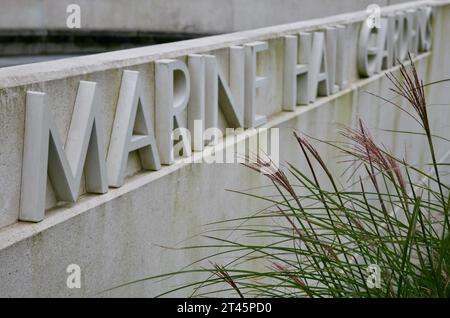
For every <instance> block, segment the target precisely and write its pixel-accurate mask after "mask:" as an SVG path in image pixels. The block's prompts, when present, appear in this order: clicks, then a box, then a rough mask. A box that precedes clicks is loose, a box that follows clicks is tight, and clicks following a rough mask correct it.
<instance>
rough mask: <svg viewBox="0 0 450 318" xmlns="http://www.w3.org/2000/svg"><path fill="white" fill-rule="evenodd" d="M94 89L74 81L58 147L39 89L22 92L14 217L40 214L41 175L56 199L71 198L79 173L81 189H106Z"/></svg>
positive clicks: (43, 189)
mask: <svg viewBox="0 0 450 318" xmlns="http://www.w3.org/2000/svg"><path fill="white" fill-rule="evenodd" d="M95 87H96V83H94V82H86V81H80V84H79V87H78V92H77V97H76V100H75V106H74V110H73V114H72V120H71V123H70V128H69V133H68V135H67V140H66V143H65V145H64V146H63V143H62V140H61V137H60V135H59V133H58V129H57V127H56V125H55V123H54V121H53V118H52V116H51V114H50V111H49V107H48V105H47V104H46V103H45V93H40V92H32V91H28V92H27V99H26V113H25V137H24V149H23V162H22V186H21V195H20V212H19V219H20V220H23V221H32V222H38V221H41V220H42V219H43V218H44V215H45V197H46V195H45V194H46V186H47V176H48V177H49V179H50V182H51V184H52V186H53V189H54V192H55V195H56V198H57V199H58V200H60V201H69V202H75V201H76V200H77V198H78V195H79V190H80V183H81V177H82V175H83V171H84V172H85V184H86V191H87V192H92V193H105V192H107V190H108V186H107V184H108V183H107V179H106V168H105V167H106V166H105V151H104V140H103V124H102V121H101V120H100V116H99V115H100V109H99V104H98V102H97V101H96V99H95Z"/></svg>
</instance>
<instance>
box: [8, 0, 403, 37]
mask: <svg viewBox="0 0 450 318" xmlns="http://www.w3.org/2000/svg"><path fill="white" fill-rule="evenodd" d="M401 2H407V0H358V1H354V0H339V1H336V0H316V1H311V0H277V1H274V0H225V1H224V0H189V1H184V0H130V1H122V0H96V1H91V0H79V1H77V2H76V3H77V4H79V5H80V7H81V13H82V25H81V26H82V28H84V29H93V30H111V29H112V30H115V29H116V30H147V31H148V30H149V31H164V32H195V33H209V34H210V33H225V32H233V31H240V30H248V29H252V28H259V27H265V26H270V25H276V24H282V23H290V22H294V21H301V20H307V19H313V18H319V17H326V16H329V15H334V14H339V13H344V12H350V11H357V10H363V9H365V8H366V7H367V6H368V5H369V4H372V3H376V4H379V5H382V6H384V5H392V4H396V3H401ZM71 3H74V2H73V1H71V0H43V1H35V0H3V1H2V10H1V11H0V29H36V28H39V29H65V28H66V18H67V15H68V14H66V7H67V6H68V5H69V4H71Z"/></svg>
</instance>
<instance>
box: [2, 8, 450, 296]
mask: <svg viewBox="0 0 450 318" xmlns="http://www.w3.org/2000/svg"><path fill="white" fill-rule="evenodd" d="M347 19H348V20H349V21H351V18H349V17H347ZM358 19H359V21H360V18H358ZM358 19H356V18H355V20H358ZM327 21H328V22H327V23H332V20H327ZM449 21H450V6H448V5H447V6H445V7H437V8H436V13H435V23H434V27H433V50H432V52H430V53H426V54H423V55H421V57H420V58H419V60H418V68H419V71H420V73H421V74H422V76H423V77H424V78H425V80H426V82H430V81H433V80H438V79H442V78H444V77H449V74H450V60H449V59H448V57H447V54H448V52H450V43H449V41H448V30H449V29H450V25H449V23H450V22H449ZM358 25H359V22H351V23H350V25H349V27H350V32H351V33H353V34H351V35H350V37H349V38H350V39H352V41H355V40H356V38H357V37H356V34H357V32H358ZM302 28H308V25H307V24H306V25H301V27H299V28H298V29H297V30H296V31H298V30H300V29H302ZM318 28H319V27H318V26H317V25H314V29H318ZM294 30H295V29H294V27H293V26H292V25H290V26H285V27H280V28H275V30H271V31H270V30H269V29H268V30H259V31H255V32H254V33H252V32H249V33H242V34H235V35H231V36H224V37H215V38H212V39H207V40H203V39H199V40H196V41H193V42H188V43H187V42H184V43H181V44H171V45H168V46H161V47H153V48H143V49H136V50H131V51H125V52H121V53H120V54H118V53H108V54H102V55H99V56H96V57H95V56H94V57H88V58H86V59H87V61H84V63H86V64H85V65H81V66H78V67H75V69H72V70H67V69H68V68H69V66H70V65H72V64H71V63H73V64H74V65H76V64H77V63H76V62H80V61H82V60H81V59H73V60H67V61H66V63H67V65H66V66H64V63H65V62H64V61H56V62H52V63H45V64H41V65H40V68H42V67H47V66H48V69H49V70H48V71H47V72H44V71H42V70H41V72H43V73H41V74H40V75H43V76H44V77H45V78H46V79H47V80H46V81H45V82H38V80H37V79H35V80H33V74H30V73H32V72H33V67H31V68H30V69H28V70H26V69H25V67H18V68H17V70H18V73H19V75H18V76H16V77H13V78H12V79H11V78H8V76H7V75H8V74H10V75H11V74H12V72H13V71H14V70H15V69H16V68H14V69H13V68H11V69H9V70H6V71H5V70H3V71H1V70H0V83H2V86H1V88H0V129H1V134H0V187H1V189H2V191H1V192H0V227H3V228H2V229H0V265H1V266H0V296H94V295H97V294H98V293H99V292H101V291H102V290H105V289H107V288H110V287H112V286H116V285H119V284H122V283H126V282H129V281H131V280H135V279H139V278H142V277H146V276H150V275H157V274H159V273H165V272H168V271H171V270H178V269H180V268H181V267H182V266H184V265H187V264H189V263H190V262H192V261H195V260H197V259H199V258H200V257H201V255H200V254H199V252H193V251H189V252H186V251H176V250H170V249H165V248H162V247H160V246H177V243H180V242H182V241H184V240H186V239H187V238H189V237H191V236H192V235H195V234H198V233H199V232H201V231H203V229H204V228H202V227H200V225H202V224H206V223H208V222H211V221H217V220H221V219H225V218H227V219H228V218H232V217H236V216H242V215H248V214H250V213H254V212H256V211H257V210H258V209H259V208H261V207H262V206H266V204H263V203H262V202H260V201H258V200H255V199H252V198H249V197H246V196H242V195H238V194H233V193H230V192H226V191H225V189H235V190H243V189H249V188H255V187H260V186H261V185H264V184H265V182H266V180H265V178H264V177H262V176H260V175H258V174H256V173H254V172H251V171H249V170H248V169H245V168H243V167H241V166H239V165H237V164H225V165H224V164H220V165H219V164H215V165H207V164H185V163H182V162H177V163H175V165H172V166H167V167H164V168H163V169H161V170H160V171H157V172H139V171H140V165H139V163H138V160H137V158H136V157H135V156H131V157H130V160H129V165H128V167H127V175H128V179H127V180H126V183H125V185H124V186H123V187H121V188H118V189H110V191H109V192H108V193H106V194H104V195H84V196H83V197H82V198H81V199H80V200H79V201H78V202H77V203H75V204H66V205H64V206H56V202H55V198H54V195H53V193H52V191H51V187H48V188H49V190H50V191H48V197H47V207H48V208H49V211H47V214H46V218H45V219H44V221H42V222H40V223H37V224H28V223H16V224H13V223H15V222H16V220H17V216H18V202H19V197H18V196H19V192H20V191H19V190H20V174H21V160H22V150H23V149H22V147H23V129H24V105H25V92H26V91H27V90H30V89H32V90H36V91H44V92H46V93H47V94H48V96H49V97H50V98H49V99H48V100H49V102H50V103H49V107H50V109H51V112H52V114H53V116H54V118H55V119H57V120H56V124H57V126H58V129H59V130H60V132H61V134H62V136H66V135H67V131H68V127H69V122H70V118H71V114H72V109H73V104H74V100H75V94H76V89H77V87H78V82H79V81H80V80H88V81H95V82H97V85H98V89H99V103H101V105H102V107H103V109H102V112H103V114H104V115H105V128H104V129H105V136H107V137H106V138H107V139H108V138H109V136H110V134H111V128H112V123H113V120H114V113H115V107H116V106H115V105H116V103H117V98H118V91H119V85H120V80H121V76H122V71H123V69H131V70H137V71H139V72H140V73H141V74H142V75H143V76H142V78H143V79H144V83H143V84H144V86H145V87H147V90H145V92H146V94H148V96H146V97H147V99H148V100H149V101H151V102H150V108H151V109H150V114H151V117H152V118H151V120H152V121H154V103H153V100H154V96H155V92H154V64H153V63H152V61H153V60H155V59H158V58H161V57H166V55H169V56H170V57H179V58H183V59H185V58H184V56H185V54H186V52H187V51H189V50H193V51H196V52H205V51H211V52H210V53H213V54H215V55H217V56H218V58H219V60H220V63H223V66H225V67H227V65H228V64H227V63H228V61H227V58H226V55H227V54H226V49H225V48H224V47H226V46H228V45H231V43H233V44H242V43H246V42H250V40H254V38H252V36H253V37H256V38H257V39H264V40H267V41H269V48H270V49H269V50H268V51H267V52H264V53H262V54H261V59H260V61H259V66H260V68H261V69H260V71H261V73H263V74H266V75H267V76H268V77H269V85H268V88H267V89H265V90H263V91H262V92H260V93H259V94H258V96H257V105H258V107H259V108H258V112H260V113H262V114H265V115H268V116H270V117H269V121H268V126H269V127H270V126H277V127H280V138H281V140H282V141H283V142H282V143H281V158H282V160H284V161H289V162H292V163H293V164H295V165H298V166H299V167H300V168H302V167H304V165H305V162H303V161H301V156H300V155H299V151H298V148H297V147H296V146H295V145H296V142H295V141H294V139H293V137H292V130H293V129H297V130H299V131H302V132H305V133H307V134H310V135H313V136H316V137H319V138H326V139H329V140H335V139H336V131H335V130H334V128H335V127H338V125H339V124H346V125H353V124H354V123H355V122H356V120H357V118H358V117H361V118H363V119H364V120H365V121H366V123H367V125H368V127H369V128H375V130H374V134H375V136H376V137H377V138H379V139H380V140H382V142H383V143H384V144H386V146H390V147H391V148H392V149H394V150H395V151H402V150H403V149H405V148H406V150H407V151H408V157H409V158H410V159H411V160H412V161H414V162H417V163H423V162H425V161H426V159H427V158H425V157H423V156H421V154H423V153H424V151H423V149H424V148H423V147H424V143H423V140H421V138H420V137H419V136H416V137H413V138H411V136H409V137H408V136H404V135H400V134H398V135H395V138H393V137H392V135H391V134H388V133H387V132H383V131H381V130H380V128H381V129H382V128H386V129H402V130H406V129H416V128H417V130H418V127H417V126H416V125H415V124H414V122H413V121H411V120H410V119H408V118H407V116H406V115H404V114H402V113H401V112H399V111H398V109H395V108H394V107H391V106H390V105H388V104H385V103H384V102H382V101H380V100H379V99H376V98H374V97H372V96H370V95H369V94H367V93H366V92H367V91H369V92H374V93H375V94H379V95H382V96H386V97H389V96H392V95H389V92H388V87H389V85H388V81H387V79H386V78H384V77H383V75H376V76H374V77H372V78H370V79H367V80H358V77H357V72H356V67H355V64H353V63H351V64H350V69H349V74H350V80H351V82H352V83H351V84H350V86H349V88H347V89H346V90H344V91H341V92H339V93H337V94H335V95H332V96H330V97H326V98H320V99H318V100H317V102H316V103H314V104H311V105H309V106H302V107H297V109H296V110H295V111H294V112H284V113H283V112H281V92H282V89H281V85H282V68H283V67H282V65H283V45H282V40H281V39H280V38H279V36H280V34H281V35H282V34H286V33H289V32H293V31H294ZM265 32H267V33H265ZM252 34H253V35H252ZM247 35H248V37H247ZM219 40H223V42H222V43H219V42H220V41H219ZM208 42H213V44H212V45H210V46H207V43H208ZM189 44H191V45H194V48H193V49H192V48H189ZM354 44H355V43H352V45H351V46H350V47H351V48H352V49H351V50H350V51H349V52H348V54H349V60H350V61H354V60H355V54H356V51H355V50H356V48H355V46H356V45H354ZM202 45H203V47H202ZM206 47H208V48H210V49H209V50H207V49H205V48H206ZM202 48H203V50H202ZM158 49H160V52H159V53H158ZM149 52H151V53H150V55H149V56H148V55H146V54H148V53H149ZM127 55H129V56H133V57H134V59H132V60H131V61H129V60H126V56H127ZM96 60H97V61H98V62H99V63H104V64H102V65H101V66H100V67H99V68H100V69H101V70H100V71H97V72H95V66H93V65H94V62H95V61H96ZM111 61H113V62H114V63H112V62H111ZM109 62H111V63H112V64H108V63H109ZM53 63H56V64H55V65H56V66H54V64H53ZM38 66H39V65H38ZM38 66H36V65H35V66H34V67H38ZM52 67H54V68H53V69H52ZM64 68H66V71H67V72H68V74H69V75H67V76H64V72H63V70H64ZM52 70H54V72H52ZM446 85H447V86H446ZM428 97H429V103H430V104H448V103H449V100H450V94H449V90H448V84H440V85H439V86H438V85H436V87H431V88H430V89H429V91H428ZM431 109H432V110H431V111H432V120H433V123H434V127H436V128H437V131H436V134H441V135H443V136H446V137H447V138H449V137H450V136H449V129H448V120H449V118H450V112H449V108H448V107H446V106H433V107H432V108H431ZM219 122H220V125H221V127H224V125H225V124H224V121H223V119H222V120H220V121H219ZM105 142H106V144H109V140H106V141H105ZM320 149H321V150H325V149H323V147H320ZM442 149H443V153H441V154H440V157H441V158H442V157H443V156H445V155H446V153H445V152H446V149H447V148H445V147H442ZM335 155H336V153H335V152H333V151H330V150H327V151H325V152H324V158H325V159H326V161H327V162H330V164H332V163H333V162H334V161H335V159H336V158H335ZM332 167H333V171H336V173H339V171H342V170H340V169H342V167H336V166H332ZM138 172H139V173H138ZM82 188H84V185H82ZM252 191H261V190H252ZM82 192H84V190H83V189H82ZM10 224H13V225H10ZM7 225H9V226H7ZM199 242H203V243H204V241H202V240H201V238H200V237H195V238H194V239H193V240H189V241H188V243H189V244H195V243H199ZM72 263H75V264H78V265H80V266H81V269H82V288H81V289H79V290H78V289H68V288H66V278H67V273H66V268H67V266H68V265H69V264H72ZM177 282H181V281H180V280H178V279H174V280H164V281H161V282H155V281H152V282H143V283H139V284H136V285H133V286H128V287H124V288H120V289H117V290H114V291H112V292H108V293H105V294H100V295H99V296H154V295H155V294H157V293H159V292H161V291H164V290H167V288H169V287H170V286H173V285H174V284H175V283H177ZM182 295H185V293H182Z"/></svg>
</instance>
